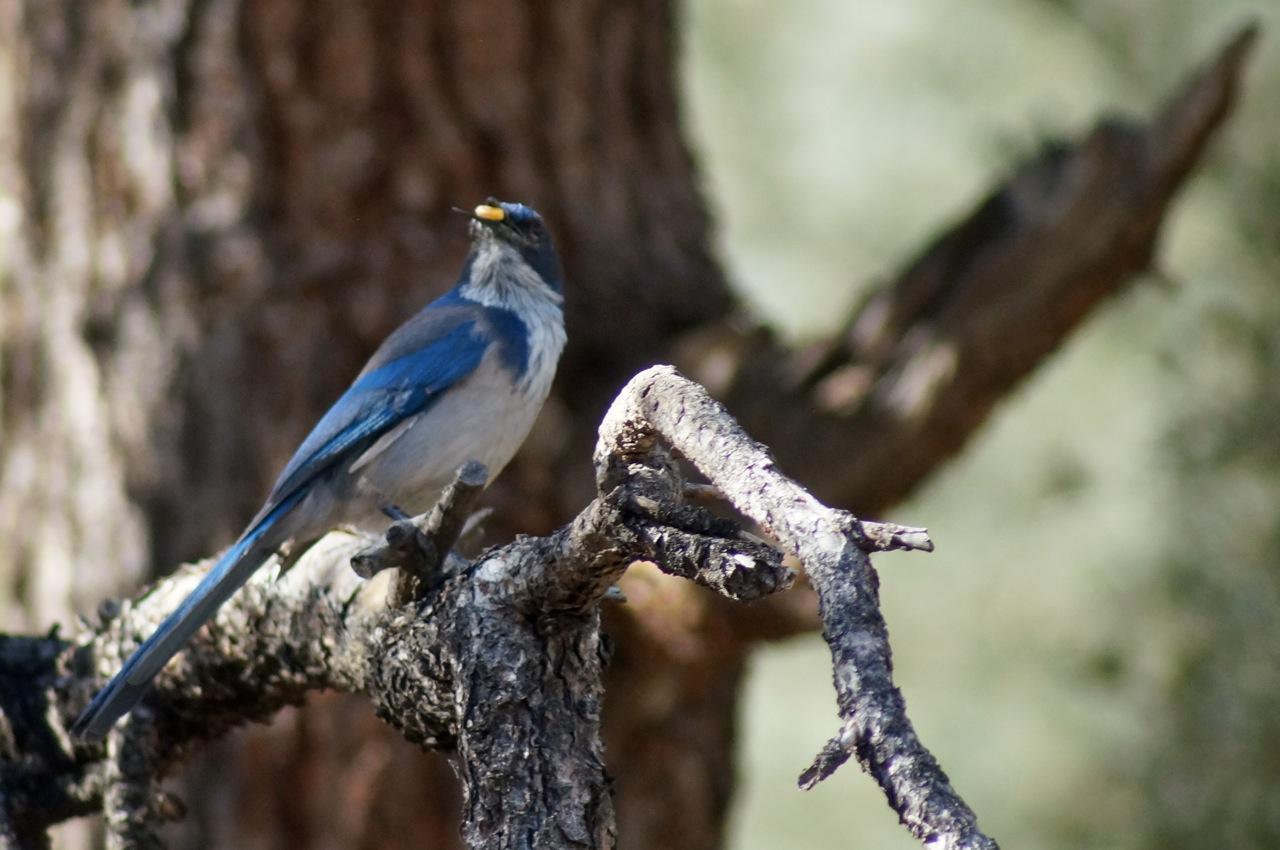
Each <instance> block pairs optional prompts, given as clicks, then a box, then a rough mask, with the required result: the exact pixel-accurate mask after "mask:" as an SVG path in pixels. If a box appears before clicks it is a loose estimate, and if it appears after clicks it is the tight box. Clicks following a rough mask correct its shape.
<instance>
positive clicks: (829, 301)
mask: <svg viewBox="0 0 1280 850" xmlns="http://www.w3.org/2000/svg"><path fill="white" fill-rule="evenodd" d="M1251 14H1252V15H1256V16H1258V17H1260V18H1261V19H1262V22H1263V26H1264V33H1263V40H1262V44H1261V46H1260V49H1259V50H1258V51H1257V54H1256V56H1255V59H1254V62H1253V63H1252V70H1251V73H1250V74H1249V77H1248V81H1247V87H1246V94H1245V99H1244V102H1243V104H1242V106H1241V108H1240V111H1239V113H1238V114H1237V115H1236V116H1235V117H1234V118H1233V119H1232V123H1231V126H1230V128H1229V129H1228V131H1227V133H1226V135H1225V136H1224V137H1223V138H1222V139H1220V140H1219V143H1218V144H1217V146H1216V147H1215V150H1214V152H1213V154H1212V156H1211V157H1210V161H1209V164H1208V166H1207V167H1206V168H1205V169H1204V170H1203V171H1202V172H1201V174H1200V175H1199V176H1198V177H1197V178H1196V180H1195V181H1194V182H1193V183H1192V185H1191V186H1190V188H1189V191H1187V192H1186V193H1185V194H1184V195H1183V197H1182V198H1181V201H1180V203H1179V205H1178V207H1177V209H1176V211H1175V213H1174V215H1173V217H1172V219H1171V220H1170V222H1169V225H1168V227H1167V228H1166V231H1165V233H1164V238H1163V241H1162V249H1161V251H1160V259H1159V263H1160V270H1161V272H1162V274H1161V275H1160V276H1158V277H1159V279H1156V278H1153V279H1152V280H1150V281H1145V282H1142V283H1140V284H1139V285H1138V286H1137V287H1136V288H1134V289H1132V290H1130V291H1129V292H1128V293H1126V294H1124V295H1123V296H1121V297H1120V298H1119V299H1117V300H1116V301H1115V302H1113V303H1112V304H1111V305H1109V306H1108V307H1107V308H1106V309H1105V310H1104V311H1103V312H1102V314H1101V315H1099V316H1098V317H1096V318H1095V319H1094V320H1092V321H1091V322H1090V323H1089V324H1088V325H1087V326H1086V327H1085V328H1084V329H1083V330H1082V331H1081V332H1080V333H1079V334H1078V335H1077V336H1076V337H1075V338H1074V339H1073V340H1072V341H1071V343H1070V344H1069V345H1068V346H1067V347H1066V348H1065V349H1064V350H1063V351H1061V352H1059V353H1058V354H1056V355H1055V356H1054V357H1053V358H1052V359H1051V360H1050V361H1049V362H1048V363H1046V364H1045V366H1044V368H1042V369H1041V370H1040V371H1039V372H1038V373H1037V375H1036V376H1035V377H1034V378H1033V379H1032V380H1031V381H1029V382H1028V384H1027V385H1026V386H1024V387H1023V388H1022V389H1021V390H1020V391H1019V392H1018V393H1017V394H1016V395H1015V397H1014V398H1011V399H1010V400H1009V402H1008V403H1006V404H1005V405H1004V406H1003V407H1002V408H1001V409H1000V410H999V411H998V412H997V414H996V415H995V416H994V417H993V419H992V421H991V422H990V423H989V425H988V427H987V428H986V429H985V430H984V432H983V433H982V435H981V436H980V437H979V438H978V439H977V440H976V441H975V442H974V444H973V445H972V446H970V447H969V449H968V450H967V451H966V452H965V454H964V456H963V457H962V458H960V459H959V460H958V461H956V462H955V463H953V464H951V465H950V466H949V467H948V468H947V469H946V470H945V471H943V472H942V473H941V474H939V475H937V476H936V477H935V478H934V480H933V481H932V482H931V483H930V484H929V486H928V487H926V488H925V490H924V491H923V492H921V493H919V494H918V495H917V497H916V498H915V499H914V500H913V501H911V502H910V503H909V504H905V505H902V506H899V507H898V508H897V509H896V510H895V511H894V512H893V516H892V518H893V519H897V520H901V521H906V522H912V523H918V524H925V525H928V526H929V527H930V529H931V530H932V532H933V535H934V539H935V540H936V541H937V542H938V544H939V551H938V552H937V553H936V554H934V555H931V556H927V557H926V556H919V555H915V556H908V555H891V556H882V557H881V558H880V559H879V560H878V565H879V567H880V569H881V575H882V585H883V586H882V593H883V597H884V603H885V609H886V616H887V617H888V620H889V626H890V629H891V633H892V634H893V637H894V646H895V650H896V655H895V664H896V669H897V673H898V679H899V682H900V684H901V685H902V687H903V690H904V693H905V694H906V697H907V700H908V704H909V707H910V709H911V712H912V717H913V719H914V721H915V723H916V725H917V728H918V729H919V731H920V733H921V735H922V737H923V739H924V741H925V743H926V744H927V745H929V746H930V747H931V748H932V749H933V750H934V752H935V753H936V754H937V755H938V756H939V758H940V759H941V761H942V763H943V765H944V766H945V767H946V768H947V770H948V772H949V773H950V775H951V778H952V780H953V781H954V783H955V785H956V787H957V789H958V790H959V791H960V792H961V793H962V794H963V795H965V796H966V798H967V799H968V800H969V802H970V803H971V804H972V805H973V806H974V807H975V808H976V809H977V811H978V813H979V815H980V817H981V819H982V823H983V826H984V828H985V829H987V830H988V831H989V832H990V833H991V834H993V835H994V836H996V837H997V838H998V839H999V840H1001V842H1002V843H1003V844H1004V846H1007V847H1019V848H1069V847H1098V848H1157V847H1159V848H1207V847H1214V848H1217V847H1223V848H1245V850H1248V848H1276V847H1280V3H1277V2H1276V0H1267V2H1263V3H1256V2H1255V3H1239V2H1233V0H1131V2H1126V3H1115V2H1104V0H1021V2H1018V1H1017V0H968V2H960V0H897V2H895V3H879V4H873V3H847V2H843V0H800V2H793V3H785V4H784V3H772V2H767V0H689V2H687V3H686V6H685V9H684V15H685V21H684V24H685V26H684V34H685V39H686V42H685V52H684V65H685V69H684V70H685V79H686V80H687V102H686V111H687V115H688V118H689V119H690V122H691V127H692V130H693V132H694V136H695V139H696V141H697V144H698V148H699V153H700V155H701V157H702V162H703V167H704V171H705V173H706V179H707V181H708V189H709V192H710V194H711V196H712V200H713V203H714V205H715V207H716V209H717V211H718V214H719V220H720V223H721V236H722V250H723V254H724V257H725V259H726V262H727V263H728V265H729V268H730V269H731V270H732V272H733V274H734V276H735V279H736V281H737V283H738V284H739V285H740V287H741V290H742V291H743V293H744V294H745V295H746V297H747V298H748V300H749V301H750V302H751V303H752V304H753V305H754V306H755V307H756V308H757V309H758V310H759V311H760V312H761V314H762V315H764V316H766V317H768V318H769V319H770V320H771V321H773V322H775V323H776V324H777V325H778V326H779V327H780V328H782V329H783V330H784V331H785V332H787V333H789V334H791V335H795V336H815V335H819V334H822V333H823V332H826V331H829V330H830V329H831V328H832V327H833V326H834V325H835V324H836V323H838V322H839V320H840V318H841V316H842V315H843V311H844V310H845V309H846V308H848V307H850V306H851V305H852V304H853V303H854V302H855V301H856V299H857V297H858V295H859V293H860V292H862V291H864V288H865V287H867V286H872V285H875V284H876V283H878V282H882V281H884V280H886V279H887V278H889V277H890V276H891V275H892V274H893V272H894V271H895V270H896V269H898V268H900V267H901V266H902V265H903V264H904V263H905V262H906V260H907V259H909V258H910V256H911V254H912V253H913V252H914V251H916V250H918V249H919V248H920V246H921V245H923V244H924V242H925V241H926V240H927V239H928V237H930V236H931V235H933V234H935V233H936V232H937V231H939V230H940V229H942V228H943V227H945V226H946V225H947V224H948V222H949V221H951V220H954V219H955V218H956V217H957V216H959V215H961V214H963V212H964V211H965V210H966V209H967V208H968V207H969V206H971V205H972V204H973V203H975V202H976V201H977V200H978V199H979V198H980V197H981V196H982V195H983V194H984V192H985V191H986V189H987V188H988V187H989V186H991V185H992V184H993V183H994V182H995V181H997V180H998V179H999V178H1000V177H1001V176H1002V175H1003V174H1005V173H1007V172H1008V171H1009V170H1010V169H1011V168H1012V166H1013V165H1014V164H1015V163H1016V162H1018V161H1019V160H1020V159H1022V158H1024V157H1025V156H1026V155H1027V154H1028V153H1030V152H1031V151H1033V150H1035V149H1036V148H1038V147H1039V146H1040V145H1041V144H1042V143H1043V142H1044V140H1046V139H1049V138H1072V137H1075V136H1077V135H1078V134H1079V133H1081V132H1082V131H1083V130H1085V129H1087V127H1089V126H1090V125H1091V124H1092V123H1093V121H1094V119H1095V118H1096V117H1097V116H1098V115H1099V114H1100V113H1101V112H1103V111H1105V110H1115V109H1122V110H1125V111H1129V112H1138V113H1140V114H1148V113H1149V112H1150V110H1151V109H1153V108H1154V106H1155V104H1156V103H1157V102H1158V101H1159V99H1160V98H1162V97H1163V96H1164V95H1166V94H1167V93H1168V92H1170V91H1171V90H1172V89H1173V88H1174V87H1175V86H1176V85H1177V83H1178V82H1179V80H1181V79H1182V77H1183V76H1184V75H1185V74H1186V73H1187V71H1189V70H1190V67H1191V66H1192V64H1194V63H1195V62H1198V61H1201V60H1202V59H1204V58H1206V57H1207V56H1208V55H1209V54H1210V53H1211V52H1212V51H1213V49H1214V48H1215V47H1216V46H1217V45H1218V44H1219V43H1221V41H1222V40H1223V39H1224V38H1225V37H1226V36H1227V34H1228V33H1229V32H1230V31H1231V30H1232V29H1233V27H1235V26H1236V25H1238V24H1239V23H1240V22H1241V21H1243V20H1244V19H1245V18H1246V17H1248V16H1249V15H1251ZM835 726H836V721H835V713H834V701H833V698H832V692H831V686H830V676H829V670H828V666H827V658H826V656H825V650H824V649H823V647H822V645H821V644H820V643H818V642H817V641H816V640H813V641H800V642H797V643H795V644H791V645H788V646H785V647H780V648H778V649H776V650H774V651H771V652H769V653H766V654H765V655H764V656H763V657H762V658H761V659H760V660H759V662H758V664H757V669H756V671H755V673H754V675H753V677H752V680H751V682H750V686H749V699H748V701H747V707H746V717H745V718H744V724H743V734H744V741H745V745H746V746H745V752H744V754H743V756H742V767H743V786H742V793H741V794H740V796H739V799H738V801H737V804H736V805H737V808H736V816H735V821H734V835H733V840H732V844H733V846H734V847H735V848H738V850H757V848H759V849H760V850H764V848H769V850H774V849H775V848H786V849H787V850H805V848H830V847H849V848H853V847H864V848H877V850H880V848H895V847H901V848H908V847H914V846H917V845H916V844H915V842H914V841H912V840H911V839H910V837H909V836H908V835H907V834H906V832H905V831H904V830H902V828H901V827H900V826H898V824H897V823H896V819H895V817H894V816H893V815H892V814H891V813H890V812H889V811H888V809H887V808H886V806H885V805H884V802H883V800H882V799H881V797H880V795H879V791H878V789H876V788H875V786H874V785H873V784H872V783H871V782H870V781H868V780H867V779H866V778H865V777H863V776H861V775H860V774H859V773H858V772H857V769H856V767H852V766H851V767H849V768H846V770H845V771H843V772H842V773H840V774H837V775H836V777H834V778H833V779H832V780H830V781H829V782H828V783H826V784H825V785H824V786H820V787H819V788H818V789H817V790H815V791H813V792H809V793H807V794H804V793H801V792H800V791H798V790H796V788H795V777H796V776H797V775H798V774H799V772H800V770H801V769H802V768H803V767H805V766H806V765H807V763H808V760H809V759H810V758H811V756H812V755H813V753H814V752H816V751H817V749H818V748H819V747H820V746H821V745H822V743H823V742H824V741H825V740H826V738H827V737H828V736H829V735H830V734H831V733H832V732H833V731H834V730H835Z"/></svg>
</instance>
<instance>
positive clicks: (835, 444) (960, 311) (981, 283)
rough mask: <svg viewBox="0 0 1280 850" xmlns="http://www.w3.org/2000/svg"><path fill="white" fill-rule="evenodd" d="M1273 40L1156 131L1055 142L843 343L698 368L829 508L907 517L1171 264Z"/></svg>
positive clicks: (765, 348)
mask: <svg viewBox="0 0 1280 850" xmlns="http://www.w3.org/2000/svg"><path fill="white" fill-rule="evenodd" d="M1258 34H1259V26H1258V24H1257V23H1256V22H1253V23H1249V24H1247V25H1246V26H1244V27H1242V28H1241V29H1240V30H1238V31H1237V32H1236V33H1234V34H1233V35H1232V36H1231V37H1230V38H1228V39H1227V41H1226V43H1225V44H1224V45H1223V47H1222V48H1221V49H1220V50H1219V51H1218V53H1217V54H1216V55H1215V56H1213V57H1212V58H1210V59H1209V60H1208V61H1207V62H1205V63H1204V64H1203V65H1202V66H1201V67H1200V68H1198V69H1197V70H1195V71H1194V72H1192V73H1191V75H1190V77H1189V79H1188V80H1187V81H1186V83H1185V84H1184V85H1183V86H1182V87H1181V88H1180V89H1179V90H1177V91H1176V92H1174V93H1173V94H1172V95H1171V96H1170V97H1169V99H1168V100H1167V101H1166V102H1165V103H1164V105H1163V106H1161V107H1160V108H1159V109H1158V110H1157V111H1156V114H1155V115H1154V116H1153V117H1152V118H1151V119H1150V120H1148V121H1145V122H1144V121H1141V120H1137V119H1133V118H1129V117H1122V116H1116V115H1112V116H1106V117H1104V118H1103V119H1102V120H1100V121H1099V123H1098V124H1097V126H1095V127H1094V128H1093V129H1092V130H1091V131H1090V132H1089V133H1088V134H1087V135H1085V137H1084V138H1082V139H1080V140H1078V141H1075V142H1055V143H1051V144H1048V145H1046V146H1045V148H1044V149H1043V150H1042V151H1041V152H1040V154H1039V155H1038V156H1036V157H1035V158H1033V159H1031V160H1030V161H1028V162H1026V163H1024V164H1023V165H1021V166H1019V167H1018V168H1017V169H1016V171H1015V172H1014V173H1013V174H1012V176H1010V177H1009V179H1008V180H1006V181H1005V182H1004V184H1003V185H1001V186H999V187H998V188H997V189H996V190H995V191H993V192H992V194H991V195H990V196H988V197H987V198H986V199H985V200H983V201H982V202H981V203H980V204H978V206H977V207H976V208H975V209H974V210H973V212H971V213H970V214H969V215H968V216H967V217H966V218H965V219H964V220H963V221H961V222H959V223H958V224H956V225H955V226H954V227H952V228H950V229H949V230H948V231H947V232H946V233H944V234H943V235H942V236H941V237H940V238H938V239H937V240H936V241H935V242H934V243H933V244H932V245H930V246H929V247H928V248H927V249H926V250H925V251H923V252H922V253H921V255H920V256H919V258H918V259H916V260H915V261H914V262H912V263H911V264H910V265H909V266H908V267H907V269H906V270H905V271H903V272H902V273H901V274H900V275H899V276H898V278H897V279H896V280H895V281H893V282H892V283H891V284H890V285H888V286H887V287H885V288H884V289H882V290H880V291H878V292H876V293H874V294H872V295H871V296H870V297H869V298H868V299H867V300H866V301H865V302H864V303H863V304H862V305H861V306H860V307H859V308H858V309H857V310H856V311H855V312H854V314H853V316H851V317H850V319H849V321H848V322H847V323H846V325H845V327H844V328H843V330H842V331H840V332H838V333H836V334H834V335H833V336H832V337H831V338H830V339H828V340H826V341H824V342H821V343H819V344H817V345H814V346H811V347H809V348H807V349H805V350H802V351H799V352H794V351H791V350H788V349H786V348H784V347H783V346H782V345H780V344H778V343H776V342H773V341H770V340H767V339H761V337H760V335H758V334H756V335H751V336H747V335H742V334H735V333H731V332H725V333H719V334H711V333H707V334H705V341H704V342H703V343H702V344H701V345H691V348H692V349H693V355H692V356H691V357H690V360H692V361H694V362H697V361H699V360H707V361H709V362H713V363H715V364H716V366H715V371H716V372H718V373H720V374H721V375H722V376H727V377H722V378H721V379H720V380H718V381H713V380H712V379H711V376H710V375H709V374H708V375H706V376H704V375H703V374H701V373H700V372H698V371H696V370H695V371H694V372H693V374H694V375H695V377H698V378H699V379H702V380H703V381H704V383H707V385H708V386H709V387H710V388H711V389H712V390H713V392H715V393H716V394H717V396H718V397H721V398H724V399H726V403H727V404H728V405H729V407H730V409H731V410H733V411H734V412H735V413H736V414H737V415H738V417H739V419H740V420H741V421H742V423H743V424H744V425H745V426H746V427H747V429H748V430H749V431H750V432H751V433H752V434H754V435H756V436H757V437H758V438H759V439H760V440H762V441H763V442H764V443H765V444H766V445H768V446H770V447H771V448H772V449H773V450H774V452H775V453H776V454H777V455H778V456H779V457H780V458H781V459H782V460H783V461H784V462H785V463H786V464H787V466H788V468H789V469H791V470H793V472H794V473H795V474H796V476H797V477H798V478H799V479H800V480H802V481H805V482H806V484H807V485H808V486H810V487H811V488H812V489H813V491H814V492H815V493H816V494H818V495H819V496H820V497H821V498H823V499H825V500H828V501H831V502H832V503H834V504H837V505H841V506H848V507H850V508H852V509H854V510H857V511H859V512H863V513H876V512H879V511H883V510H885V509H886V508H888V507H890V506H892V505H893V504H894V503H895V502H897V501H899V500H901V499H902V498H903V496H905V495H906V494H907V493H909V492H911V491H912V490H913V489H914V488H915V487H916V486H918V485H919V483H920V481H921V480H922V479H923V478H924V477H926V476H927V475H928V474H929V473H930V472H932V471H933V470H936V469H939V468H940V467H941V466H942V463H943V461H945V460H947V459H948V458H950V457H951V456H952V455H953V454H955V453H956V452H957V451H959V449H960V448H961V447H963V446H964V445H965V443H966V442H967V441H968V439H969V437H970V436H971V435H973V434H974V433H976V432H977V430H978V428H979V427H981V425H982V424H983V422H984V421H985V420H986V418H987V415H988V414H989V413H990V412H991V410H992V409H993V408H994V407H995V405H996V404H997V403H998V402H999V401H1000V400H1001V399H1003V398H1005V397H1006V396H1007V395H1008V394H1009V392H1010V390H1011V389H1012V388H1013V387H1015V386H1016V385H1017V384H1018V383H1019V382H1020V381H1022V379H1023V378H1025V377H1026V376H1027V375H1028V374H1030V373H1031V372H1032V371H1033V370H1034V369H1035V368H1036V367H1037V366H1039V364H1040V363H1042V362H1043V361H1044V358H1045V357H1046V356H1047V355H1048V354H1049V353H1051V352H1052V351H1054V350H1055V349H1057V348H1058V347H1059V346H1060V345H1062V344H1063V342H1064V341H1065V340H1066V339H1067V337H1068V336H1070V334H1071V333H1072V332H1073V331H1074V330H1075V329H1076V328H1077V327H1079V326H1080V325H1081V324H1082V323H1083V322H1084V321H1085V320H1086V319H1087V318H1088V317H1089V316H1091V315H1092V314H1093V312H1094V311H1095V309H1096V308H1097V307H1098V306H1099V305H1101V304H1102V303H1103V302H1104V301H1105V300H1106V299H1107V298H1108V297H1109V296H1111V295H1113V294H1115V293H1116V292H1119V291H1120V290H1122V289H1123V288H1124V287H1125V286H1126V285H1127V284H1129V283H1131V282H1132V281H1133V280H1135V279H1136V278H1137V276H1138V275H1140V274H1141V273H1143V272H1145V271H1147V270H1149V269H1151V268H1152V267H1153V265H1158V261H1157V260H1156V259H1155V258H1156V255H1157V242H1158V239H1159V236H1160V231H1161V227H1162V226H1163V224H1164V222H1165V219H1166V214H1167V213H1168V211H1169V209H1170V207H1171V205H1172V202H1173V200H1174V198H1175V196H1176V195H1177V193H1178V192H1179V191H1180V190H1181V189H1182V188H1183V187H1184V186H1185V185H1186V184H1187V181H1188V179H1189V177H1190V175H1191V174H1192V172H1193V171H1194V170H1195V168H1196V167H1197V166H1198V165H1199V164H1200V162H1201V161H1202V160H1203V158H1204V157H1205V155H1206V152H1207V150H1208V148H1209V144H1210V142H1211V141H1212V140H1213V139H1214V138H1215V136H1216V135H1217V134H1218V131H1219V130H1220V129H1221V128H1222V126H1223V125H1224V123H1225V122H1226V120H1227V118H1228V116H1229V115H1230V114H1231V111H1232V108H1233V107H1234V105H1235V103H1236V101H1237V99H1238V98H1239V95H1240V89H1241V81H1242V78H1243V76H1244V72H1245V69H1246V67H1247V60H1248V58H1249V56H1250V53H1251V51H1252V48H1253V46H1254V44H1255V43H1256V42H1257V39H1258ZM707 347H712V350H714V351H715V355H714V356H712V357H708V356H707V354H706V349H707ZM698 352H702V355H701V357H700V356H699V354H698ZM867 446H875V447H876V449H875V450H874V451H866V450H865V449H866V447H867Z"/></svg>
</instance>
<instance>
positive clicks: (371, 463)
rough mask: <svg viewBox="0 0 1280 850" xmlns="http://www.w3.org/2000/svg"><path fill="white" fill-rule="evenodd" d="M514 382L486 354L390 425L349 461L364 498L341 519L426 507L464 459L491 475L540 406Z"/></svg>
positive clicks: (377, 521) (376, 521) (371, 521)
mask: <svg viewBox="0 0 1280 850" xmlns="http://www.w3.org/2000/svg"><path fill="white" fill-rule="evenodd" d="M544 398H545V393H544V394H543V396H542V397H534V396H532V395H531V394H529V393H527V392H521V391H520V390H517V389H515V388H514V387H513V385H512V381H511V378H510V377H509V374H508V373H507V371H506V369H504V368H502V367H501V366H499V365H497V364H496V363H495V362H493V361H492V360H490V359H489V358H486V362H483V363H481V365H480V366H479V367H478V368H477V369H476V371H475V372H473V373H472V374H471V376H470V377H469V378H467V379H466V380H465V381H463V382H461V383H460V384H458V385H457V386H455V387H454V388H452V389H451V390H450V391H449V392H448V393H446V394H445V395H444V396H443V397H442V398H441V399H440V400H438V401H437V402H436V403H435V404H434V405H432V406H431V407H430V408H429V409H428V410H427V411H426V412H425V413H423V414H421V415H419V416H417V417H415V418H413V419H412V420H409V421H408V422H406V423H405V424H404V425H402V426H400V427H398V428H396V429H393V430H392V431H391V432H389V433H388V434H386V435H385V436H384V437H383V438H382V439H380V440H379V441H378V442H377V443H375V444H374V445H373V446H372V447H370V448H369V450H368V451H367V452H365V453H364V454H363V455H362V456H361V457H360V458H359V459H357V460H356V461H355V463H353V464H352V465H351V467H350V474H351V475H352V477H353V478H354V479H355V481H354V482H353V483H354V484H355V489H356V490H357V491H358V492H359V493H360V494H361V496H363V497H364V498H363V499H358V501H361V502H363V503H364V510H363V511H357V512H358V513H363V514H364V516H363V517H361V516H351V517H347V518H346V521H348V522H353V523H356V524H361V525H373V526H374V528H379V527H382V526H385V524H386V518H385V517H381V516H380V515H379V509H380V508H381V507H382V506H383V505H385V504H394V505H395V506H397V507H399V508H401V509H402V510H404V511H407V512H409V513H411V514H417V513H421V512H423V511H426V510H429V509H430V508H431V507H432V506H433V505H434V504H435V502H436V500H437V499H438V498H439V497H440V493H441V492H442V491H443V490H444V488H445V487H446V486H448V484H449V482H450V481H452V480H453V476H454V473H455V472H456V471H457V469H458V467H459V466H461V465H462V464H464V463H466V462H467V461H469V460H476V461H479V462H480V463H483V464H484V465H485V466H486V467H487V468H488V470H489V480H490V481H493V479H494V478H496V477H497V476H498V473H500V472H501V471H502V470H503V468H504V467H505V466H506V465H507V463H509V462H510V460H511V458H512V457H514V456H515V453H516V451H517V450H518V449H519V448H520V445H521V443H523V442H524V440H525V437H526V436H528V433H529V429H530V428H531V427H532V426H533V421H534V419H535V418H536V417H537V415H538V411H539V409H540V408H541V407H542V402H543V400H544Z"/></svg>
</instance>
